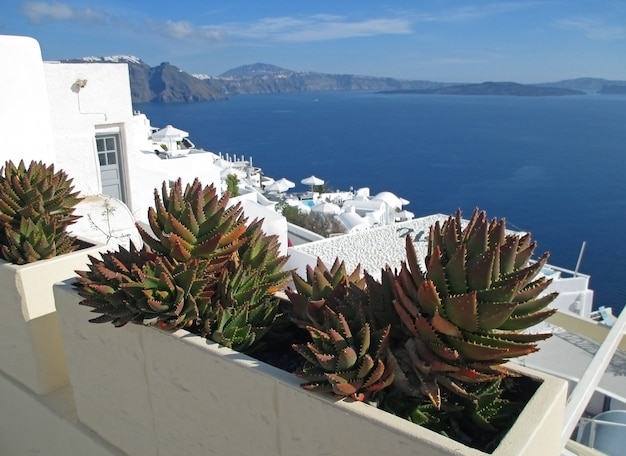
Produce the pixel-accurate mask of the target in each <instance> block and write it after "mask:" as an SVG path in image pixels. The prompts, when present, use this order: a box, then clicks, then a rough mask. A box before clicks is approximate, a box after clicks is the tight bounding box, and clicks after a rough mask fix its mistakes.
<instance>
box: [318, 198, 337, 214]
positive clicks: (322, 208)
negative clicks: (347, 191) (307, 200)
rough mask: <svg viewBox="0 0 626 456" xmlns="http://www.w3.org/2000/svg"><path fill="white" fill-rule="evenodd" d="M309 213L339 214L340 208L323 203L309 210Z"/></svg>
mask: <svg viewBox="0 0 626 456" xmlns="http://www.w3.org/2000/svg"><path fill="white" fill-rule="evenodd" d="M311 212H317V213H318V214H339V213H340V212H341V208H340V207H339V206H337V205H336V204H333V203H328V202H326V201H324V202H323V203H319V204H316V205H315V206H313V207H312V208H311Z"/></svg>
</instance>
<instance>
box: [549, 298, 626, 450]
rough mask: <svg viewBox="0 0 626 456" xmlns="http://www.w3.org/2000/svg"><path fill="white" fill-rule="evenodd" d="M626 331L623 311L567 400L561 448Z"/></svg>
mask: <svg viewBox="0 0 626 456" xmlns="http://www.w3.org/2000/svg"><path fill="white" fill-rule="evenodd" d="M625 330H626V310H622V312H621V313H620V315H619V318H618V319H617V321H616V322H615V325H613V327H612V328H611V330H610V331H609V333H608V334H607V335H606V338H605V339H604V342H602V345H600V348H599V349H598V351H597V352H596V354H595V356H594V357H593V359H592V360H591V362H590V363H589V365H588V366H587V369H585V373H584V374H583V376H582V377H581V379H580V381H579V382H578V384H577V385H576V388H574V391H572V394H570V396H569V397H568V398H567V405H566V406H565V423H564V424H563V432H562V433H561V448H565V444H566V443H567V441H568V440H569V439H570V437H571V435H572V432H574V429H575V428H576V425H577V424H578V420H580V417H581V416H582V414H583V412H584V411H585V408H586V407H587V404H588V403H589V399H591V396H592V395H593V393H594V391H595V389H596V387H597V386H598V383H600V380H601V379H602V376H603V375H604V372H605V371H606V368H607V366H608V365H609V363H610V362H611V359H612V358H613V354H614V353H615V350H617V347H618V346H619V344H620V342H621V341H622V337H623V336H624V331H625Z"/></svg>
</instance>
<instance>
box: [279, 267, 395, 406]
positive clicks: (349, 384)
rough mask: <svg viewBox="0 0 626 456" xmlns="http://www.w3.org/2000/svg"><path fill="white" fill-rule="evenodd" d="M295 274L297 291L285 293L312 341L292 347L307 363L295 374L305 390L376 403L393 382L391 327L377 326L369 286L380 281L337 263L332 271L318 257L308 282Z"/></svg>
mask: <svg viewBox="0 0 626 456" xmlns="http://www.w3.org/2000/svg"><path fill="white" fill-rule="evenodd" d="M292 275H293V281H294V286H295V287H296V291H292V290H289V289H288V290H286V294H287V296H288V298H289V300H290V302H291V304H292V309H291V311H290V315H291V318H292V319H293V320H294V321H295V322H296V323H297V324H298V325H299V326H300V327H303V328H305V329H306V331H307V332H308V334H309V336H310V341H309V342H307V343H303V344H294V345H293V348H294V349H295V350H296V351H297V352H298V353H299V354H300V355H301V356H302V357H303V358H304V359H305V360H306V363H305V365H304V367H303V368H302V369H301V370H299V371H298V372H296V375H298V376H299V377H301V378H303V379H304V380H306V383H304V384H303V385H302V386H303V388H305V389H310V390H319V391H328V392H333V393H334V394H335V395H338V396H347V397H350V398H352V399H355V400H371V399H372V398H373V397H374V396H375V395H376V394H377V393H378V392H379V391H381V390H383V389H385V388H387V387H388V386H389V385H391V383H392V382H393V379H394V375H395V374H394V359H393V356H392V355H391V352H390V350H389V342H390V333H391V325H390V324H384V325H381V326H380V327H377V324H376V322H375V316H374V314H373V313H372V311H371V310H372V306H371V305H370V303H371V298H372V296H371V295H370V294H369V293H368V287H367V285H368V284H370V285H372V289H373V284H374V283H375V281H374V280H373V279H372V278H371V276H369V275H368V274H364V275H362V274H361V268H360V266H357V267H356V268H355V270H354V271H353V272H352V273H348V272H347V270H346V267H345V263H343V262H340V261H339V260H336V261H335V263H334V264H333V266H332V267H331V268H328V267H327V266H326V265H325V264H324V262H323V261H322V260H321V259H319V258H318V260H317V264H316V266H315V267H314V268H313V267H310V266H309V267H307V277H306V279H305V278H302V277H300V276H299V275H298V274H296V273H295V272H294V273H293V274H292Z"/></svg>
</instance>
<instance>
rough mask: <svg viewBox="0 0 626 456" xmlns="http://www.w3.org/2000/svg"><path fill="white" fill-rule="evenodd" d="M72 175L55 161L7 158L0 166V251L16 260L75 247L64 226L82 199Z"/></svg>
mask: <svg viewBox="0 0 626 456" xmlns="http://www.w3.org/2000/svg"><path fill="white" fill-rule="evenodd" d="M73 190H74V187H73V186H72V179H71V178H69V177H68V176H67V174H66V173H65V172H64V171H55V170H54V165H50V166H46V165H45V164H44V163H43V162H41V161H39V162H37V161H32V162H31V163H30V164H29V166H28V168H27V167H26V165H25V163H24V161H23V160H21V161H20V162H19V164H18V165H17V166H16V165H15V164H14V163H13V162H11V161H7V162H6V163H5V166H4V167H3V168H1V169H0V226H1V229H0V252H1V254H2V257H3V258H4V259H5V260H7V261H10V262H12V263H15V264H25V263H31V262H34V261H38V260H42V259H46V258H52V257H55V256H57V255H62V254H64V253H69V252H72V251H74V250H76V249H77V248H78V244H77V243H76V242H75V239H74V237H73V236H72V235H70V234H69V233H68V232H67V231H66V230H67V227H68V226H69V225H71V224H72V223H74V222H75V221H76V220H77V219H78V218H79V216H77V215H74V210H75V206H76V204H78V202H79V201H80V200H81V198H80V197H79V196H78V192H74V191H73Z"/></svg>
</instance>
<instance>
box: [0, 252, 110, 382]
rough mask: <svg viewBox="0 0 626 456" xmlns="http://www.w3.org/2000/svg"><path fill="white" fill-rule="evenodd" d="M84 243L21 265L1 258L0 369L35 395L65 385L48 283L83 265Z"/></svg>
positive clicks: (65, 277) (84, 263)
mask: <svg viewBox="0 0 626 456" xmlns="http://www.w3.org/2000/svg"><path fill="white" fill-rule="evenodd" d="M104 248H105V246H102V245H93V244H89V247H86V248H83V249H81V250H78V251H75V252H72V253H68V254H65V255H60V256H58V257H55V258H50V259H47V260H42V261H37V262H34V263H29V264H25V265H21V266H18V265H14V264H12V263H8V262H6V261H4V260H0V290H2V292H1V295H0V308H2V318H1V319H0V369H1V370H2V371H3V372H5V373H6V374H7V375H8V376H10V377H12V378H13V379H15V380H17V381H19V382H20V383H22V384H23V385H25V386H27V387H28V388H30V389H31V390H33V391H34V392H36V393H38V394H45V393H47V392H50V391H52V390H54V389H57V388H59V387H61V386H64V385H67V384H68V375H67V367H66V362H65V355H64V350H63V344H62V341H61V333H60V331H59V324H58V317H57V314H56V309H55V305H54V295H53V292H52V285H53V284H54V283H55V282H59V281H61V280H66V279H68V278H70V277H73V276H75V275H76V274H75V272H74V270H76V269H85V268H86V265H87V264H88V263H89V260H88V258H87V255H88V254H91V255H95V254H97V253H98V252H99V251H101V250H103V249H104Z"/></svg>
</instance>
